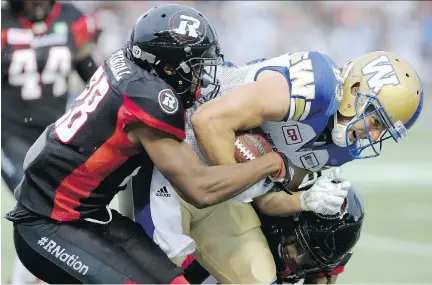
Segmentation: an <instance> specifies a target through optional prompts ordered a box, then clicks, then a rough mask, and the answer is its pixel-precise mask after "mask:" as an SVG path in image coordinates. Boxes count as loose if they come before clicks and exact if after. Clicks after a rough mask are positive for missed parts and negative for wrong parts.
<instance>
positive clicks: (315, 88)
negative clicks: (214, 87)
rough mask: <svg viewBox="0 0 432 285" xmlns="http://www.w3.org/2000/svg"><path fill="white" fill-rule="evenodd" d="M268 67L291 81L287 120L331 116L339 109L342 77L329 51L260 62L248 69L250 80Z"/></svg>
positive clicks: (302, 53)
mask: <svg viewBox="0 0 432 285" xmlns="http://www.w3.org/2000/svg"><path fill="white" fill-rule="evenodd" d="M265 70H272V71H276V72H279V73H281V74H282V75H283V76H284V77H285V78H286V80H287V83H288V85H289V88H290V96H291V102H290V109H289V112H288V114H287V115H286V118H285V120H296V121H299V120H300V121H302V120H306V119H311V118H314V117H316V116H321V115H325V116H330V115H332V114H334V113H335V112H336V110H337V109H338V107H339V103H340V100H341V99H342V85H343V79H342V76H341V74H340V71H339V69H338V68H337V67H336V65H335V64H334V62H333V61H332V60H331V59H330V58H329V57H327V56H326V55H324V54H322V53H319V52H316V51H311V52H295V53H288V54H284V55H282V56H279V57H275V58H271V59H268V60H265V61H262V62H259V63H257V64H255V65H254V66H253V67H252V68H251V69H250V70H249V71H248V75H247V82H253V81H255V80H257V78H258V76H259V74H260V73H261V72H262V71H265Z"/></svg>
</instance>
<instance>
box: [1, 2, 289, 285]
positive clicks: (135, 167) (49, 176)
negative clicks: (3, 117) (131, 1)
mask: <svg viewBox="0 0 432 285" xmlns="http://www.w3.org/2000/svg"><path fill="white" fill-rule="evenodd" d="M221 62H222V55H221V53H220V50H219V44H218V38H217V34H216V31H215V29H214V27H213V25H212V24H211V22H210V21H209V20H208V19H207V18H206V17H205V16H204V15H203V14H201V13H200V12H199V11H197V10H195V9H192V8H190V7H187V6H184V5H176V4H171V5H161V6H158V7H155V8H153V9H150V10H149V11H147V12H146V13H144V14H143V15H142V16H141V17H139V19H138V20H137V22H136V24H135V26H134V28H133V31H132V33H131V36H130V40H129V41H128V42H127V44H126V45H125V47H124V48H122V49H120V50H117V51H115V52H114V53H113V54H112V55H111V56H110V57H109V58H108V59H106V60H105V61H104V63H103V64H102V65H101V66H100V67H99V68H98V69H97V70H96V72H95V73H94V75H93V76H92V78H91V79H90V81H89V84H88V86H87V87H86V89H85V90H84V91H83V92H82V93H81V94H80V95H79V96H78V97H77V98H76V99H75V102H74V104H73V106H72V107H71V108H70V110H69V111H67V112H66V113H65V114H64V115H63V116H62V117H61V118H59V119H58V120H57V121H56V122H55V123H54V124H51V125H50V126H48V127H47V128H46V129H45V131H44V132H43V134H42V135H41V136H40V137H39V138H38V139H37V141H36V142H35V143H34V144H33V145H32V147H31V148H30V150H29V151H28V153H27V155H26V157H25V161H24V179H23V180H22V182H21V183H20V184H19V186H18V187H17V189H16V190H15V197H16V199H17V200H18V203H17V206H16V208H15V209H14V210H13V211H11V212H10V213H8V215H7V219H9V220H11V221H13V222H14V241H15V248H16V250H17V253H18V256H19V257H20V259H21V261H22V262H23V264H24V265H25V266H26V267H27V268H28V269H29V270H30V271H31V272H32V273H34V274H35V275H36V276H38V277H39V278H41V279H42V280H44V281H45V282H47V283H116V284H120V283H127V284H132V283H163V284H167V283H186V282H187V281H186V280H185V279H184V277H183V275H182V270H181V269H180V268H179V267H177V266H175V264H174V263H172V262H171V261H170V260H169V259H168V257H167V256H166V255H165V253H164V252H163V251H162V250H161V249H160V248H159V247H158V246H157V245H156V244H155V243H154V242H153V241H152V240H151V239H150V238H149V237H148V236H147V235H146V233H145V232H144V230H143V229H142V227H141V226H140V225H139V224H137V223H135V222H133V221H132V220H131V219H129V218H127V217H125V216H122V215H120V214H119V213H118V212H117V211H114V210H111V209H110V208H109V207H108V204H109V203H110V201H111V200H112V199H113V197H114V196H115V195H116V194H117V193H118V192H119V191H120V190H122V189H124V186H125V185H126V184H127V183H128V181H129V180H130V179H131V178H132V177H133V176H135V175H137V174H138V175H143V176H144V177H148V183H150V177H151V174H152V172H153V168H154V167H157V168H158V169H159V170H160V171H161V173H163V175H164V176H165V177H166V178H167V179H169V180H170V182H171V183H172V184H173V185H174V186H175V187H176V191H178V193H179V195H180V196H181V197H183V198H184V199H185V200H186V201H187V202H189V203H191V204H193V205H195V206H196V207H198V208H203V207H208V206H211V205H214V204H217V203H220V202H223V201H225V200H228V199H230V198H232V197H234V196H235V195H237V194H239V193H241V192H242V191H244V190H245V189H247V188H248V187H250V186H251V185H253V184H254V183H256V182H257V181H260V180H261V179H263V178H265V177H267V176H269V175H271V176H273V177H274V178H277V179H279V178H282V177H285V175H286V173H287V172H289V171H286V169H288V167H289V166H290V161H289V160H288V159H287V158H286V157H285V156H284V155H283V154H279V153H277V152H272V153H268V154H266V155H264V156H261V157H259V158H257V159H255V160H253V161H249V162H246V163H241V164H231V165H224V166H212V167H207V166H204V165H202V163H201V161H200V159H199V158H198V156H197V155H196V154H195V152H194V151H193V150H192V149H191V148H190V147H189V146H188V145H187V144H186V143H184V142H182V140H183V139H184V138H185V129H184V123H185V116H184V114H185V109H187V108H189V107H190V106H191V105H192V104H193V103H194V101H195V94H196V93H197V92H198V93H199V88H200V87H201V86H203V85H205V86H207V87H208V86H210V85H212V86H214V88H215V92H216V91H217V88H218V84H217V82H216V79H215V76H214V74H215V72H216V68H217V65H219V64H220V63H221ZM204 68H205V71H204ZM204 75H205V77H206V78H207V79H206V80H204V79H203V78H204ZM209 127H211V126H209ZM143 191H148V189H145V188H144V189H143Z"/></svg>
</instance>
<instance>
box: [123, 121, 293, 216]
mask: <svg viewBox="0 0 432 285" xmlns="http://www.w3.org/2000/svg"><path fill="white" fill-rule="evenodd" d="M128 134H129V138H130V139H131V140H132V141H133V142H135V143H136V142H140V143H141V144H142V145H143V146H144V148H145V149H146V151H147V153H148V154H149V156H150V158H151V159H152V160H153V162H154V164H155V165H156V166H157V167H158V168H159V170H160V171H161V172H162V174H163V175H164V176H165V177H166V178H167V179H168V180H169V181H170V182H171V183H172V184H173V185H174V186H175V188H176V189H177V191H178V192H179V195H180V196H182V198H184V199H185V200H186V201H187V202H188V203H191V204H193V205H194V206H195V207H197V208H204V207H208V206H211V205H215V204H218V203H221V202H223V201H226V200H228V199H230V198H232V197H234V196H236V195H237V194H239V193H241V192H242V191H244V190H245V189H247V188H248V187H250V186H252V185H253V184H255V183H256V182H258V181H260V180H261V179H263V178H264V177H266V176H268V175H271V174H274V173H276V172H278V171H279V167H280V157H279V155H278V154H276V153H268V154H266V155H264V156H262V157H258V158H257V159H255V160H253V161H250V162H247V163H239V164H232V165H224V166H213V167H208V166H204V165H203V164H202V163H201V161H200V160H199V158H198V156H197V155H196V154H195V152H194V151H193V150H192V149H191V148H190V147H189V146H188V145H187V144H186V143H184V142H179V141H177V140H176V139H174V138H172V137H171V136H170V135H167V134H165V133H163V132H161V131H158V130H156V129H152V128H150V127H141V126H140V127H139V128H134V129H133V130H131V131H130V132H129V133H128ZM282 172H283V173H282V175H285V174H284V172H285V171H284V169H283V170H282Z"/></svg>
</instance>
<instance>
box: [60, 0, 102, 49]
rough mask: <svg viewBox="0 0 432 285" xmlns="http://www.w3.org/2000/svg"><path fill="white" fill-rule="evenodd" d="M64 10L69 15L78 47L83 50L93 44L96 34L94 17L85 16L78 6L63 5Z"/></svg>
mask: <svg viewBox="0 0 432 285" xmlns="http://www.w3.org/2000/svg"><path fill="white" fill-rule="evenodd" d="M62 10H64V12H65V14H67V17H68V22H69V25H70V27H71V28H70V29H71V33H72V38H73V40H74V43H75V45H76V47H77V48H81V47H83V46H85V45H86V44H89V43H91V42H93V40H94V37H95V34H96V24H95V17H94V15H93V14H89V15H84V14H83V13H82V12H81V11H80V10H79V9H78V8H77V7H76V6H74V5H72V4H68V3H64V4H62Z"/></svg>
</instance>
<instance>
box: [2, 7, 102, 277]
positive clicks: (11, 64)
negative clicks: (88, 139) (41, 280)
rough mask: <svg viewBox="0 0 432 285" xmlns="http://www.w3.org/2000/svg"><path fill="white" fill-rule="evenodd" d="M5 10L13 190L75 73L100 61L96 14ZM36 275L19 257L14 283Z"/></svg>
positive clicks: (7, 140)
mask: <svg viewBox="0 0 432 285" xmlns="http://www.w3.org/2000/svg"><path fill="white" fill-rule="evenodd" d="M1 14H2V19H1V24H2V27H1V32H2V33H1V35H2V37H1V51H2V56H1V67H2V68H1V70H2V71H1V84H2V98H1V103H2V110H1V121H2V123H1V128H2V130H1V161H2V163H1V174H2V179H3V181H4V182H5V183H6V185H7V186H8V187H7V188H8V189H9V190H11V191H13V190H14V189H15V188H16V186H17V185H18V183H19V182H20V180H21V179H22V177H23V175H24V173H23V167H22V165H23V161H24V156H25V154H26V152H27V151H28V149H29V148H30V146H31V145H32V144H33V143H34V142H35V141H36V139H37V138H38V137H39V135H40V134H41V133H42V132H43V130H44V129H45V128H46V127H47V126H48V125H49V124H51V123H52V122H54V121H55V120H57V119H58V118H59V117H60V116H61V115H62V114H63V113H64V111H65V107H66V102H67V97H68V96H67V95H68V81H69V80H68V77H69V75H70V73H71V72H72V71H73V70H76V71H77V72H78V74H79V75H80V77H81V78H82V80H84V81H88V80H89V79H90V77H91V76H92V75H93V73H94V72H95V71H96V68H97V66H96V65H95V64H94V62H93V59H92V57H91V56H90V49H91V47H92V38H93V32H94V30H93V26H94V25H93V24H92V18H90V17H87V16H84V15H83V14H82V13H81V12H80V11H78V10H77V9H76V8H75V7H74V6H73V5H71V4H61V3H57V2H56V1H53V0H50V1H29V0H25V1H24V0H14V1H8V2H7V3H6V5H5V6H4V7H2V10H1ZM36 280H37V279H36V278H35V277H34V276H32V275H31V274H30V273H29V272H28V271H27V270H26V269H25V268H24V267H23V266H22V264H21V263H20V262H19V259H16V265H15V267H14V271H13V273H12V277H11V279H10V282H11V284H26V283H27V284H28V283H35V282H36Z"/></svg>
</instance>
